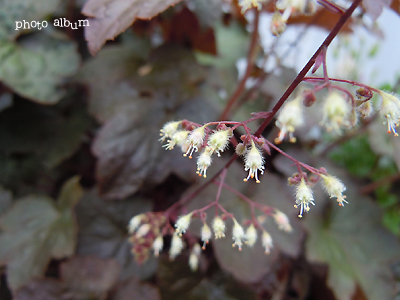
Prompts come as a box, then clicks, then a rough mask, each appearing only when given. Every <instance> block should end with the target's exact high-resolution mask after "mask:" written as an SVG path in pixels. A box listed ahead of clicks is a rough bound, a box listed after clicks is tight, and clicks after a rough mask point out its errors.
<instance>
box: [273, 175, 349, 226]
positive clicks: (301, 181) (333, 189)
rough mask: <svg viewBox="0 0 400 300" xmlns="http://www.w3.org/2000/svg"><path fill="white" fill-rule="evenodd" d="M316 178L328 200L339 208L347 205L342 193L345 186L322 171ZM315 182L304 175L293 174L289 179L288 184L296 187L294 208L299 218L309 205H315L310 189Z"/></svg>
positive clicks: (307, 209)
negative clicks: (334, 202)
mask: <svg viewBox="0 0 400 300" xmlns="http://www.w3.org/2000/svg"><path fill="white" fill-rule="evenodd" d="M318 176H319V177H320V178H321V179H322V181H321V184H322V188H323V189H324V190H325V191H326V193H327V194H328V195H329V197H330V198H336V200H337V202H338V203H339V206H344V204H345V203H348V202H347V201H346V200H345V199H346V196H345V195H343V192H344V191H345V190H346V186H345V185H344V184H343V183H342V182H341V181H340V180H339V179H338V178H336V177H334V176H331V175H329V174H327V173H326V172H325V170H324V169H323V171H322V172H320V173H319V174H318ZM317 180H318V179H315V178H310V179H307V177H306V175H305V174H304V173H303V174H301V175H299V174H297V173H295V174H294V175H293V176H292V177H290V178H289V184H290V185H295V186H296V196H295V198H296V204H295V205H294V207H295V208H298V207H300V213H299V215H298V217H299V218H302V217H303V213H304V212H308V211H309V210H310V205H311V204H312V205H315V203H314V196H313V191H312V189H311V187H312V185H313V184H314V183H315V182H316V181H317ZM276 218H279V219H281V218H283V217H282V216H276ZM277 223H278V222H277Z"/></svg>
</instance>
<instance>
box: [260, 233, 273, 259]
mask: <svg viewBox="0 0 400 300" xmlns="http://www.w3.org/2000/svg"><path fill="white" fill-rule="evenodd" d="M261 244H262V246H263V248H264V249H265V254H269V253H270V252H271V248H272V247H273V243H272V238H271V235H270V234H269V233H268V232H266V231H264V232H263V234H262V237H261Z"/></svg>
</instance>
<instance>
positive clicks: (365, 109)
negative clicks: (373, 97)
mask: <svg viewBox="0 0 400 300" xmlns="http://www.w3.org/2000/svg"><path fill="white" fill-rule="evenodd" d="M357 111H358V113H359V114H360V115H361V116H362V117H363V118H368V117H369V116H370V115H371V114H372V113H373V111H374V108H373V106H372V103H371V101H366V102H363V103H362V104H361V105H360V106H358V107H357Z"/></svg>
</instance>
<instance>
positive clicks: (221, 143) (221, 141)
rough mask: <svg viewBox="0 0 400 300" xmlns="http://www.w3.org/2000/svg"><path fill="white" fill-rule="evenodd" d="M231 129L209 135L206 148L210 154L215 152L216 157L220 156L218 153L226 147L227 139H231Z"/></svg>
mask: <svg viewBox="0 0 400 300" xmlns="http://www.w3.org/2000/svg"><path fill="white" fill-rule="evenodd" d="M232 135H233V133H232V129H227V130H218V131H215V132H214V133H213V134H212V135H210V137H209V139H208V146H209V147H210V149H211V152H214V151H215V152H216V153H217V155H218V156H221V154H220V152H224V150H225V149H226V148H227V147H228V143H229V139H230V138H231V137H232Z"/></svg>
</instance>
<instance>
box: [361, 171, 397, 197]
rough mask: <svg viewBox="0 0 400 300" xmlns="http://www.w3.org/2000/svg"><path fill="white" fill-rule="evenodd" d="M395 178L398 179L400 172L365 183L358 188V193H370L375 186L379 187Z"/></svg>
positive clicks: (393, 180)
mask: <svg viewBox="0 0 400 300" xmlns="http://www.w3.org/2000/svg"><path fill="white" fill-rule="evenodd" d="M397 180H400V173H396V174H393V175H390V176H388V177H385V178H382V179H380V180H378V181H375V182H371V183H370V184H367V185H365V186H363V187H362V188H360V193H361V194H364V195H365V194H369V193H372V192H373V191H375V190H376V189H377V188H379V187H381V186H383V185H385V184H388V183H392V182H395V181H397Z"/></svg>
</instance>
